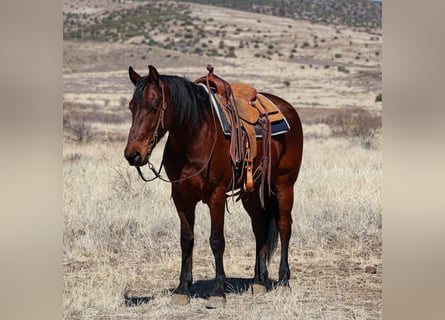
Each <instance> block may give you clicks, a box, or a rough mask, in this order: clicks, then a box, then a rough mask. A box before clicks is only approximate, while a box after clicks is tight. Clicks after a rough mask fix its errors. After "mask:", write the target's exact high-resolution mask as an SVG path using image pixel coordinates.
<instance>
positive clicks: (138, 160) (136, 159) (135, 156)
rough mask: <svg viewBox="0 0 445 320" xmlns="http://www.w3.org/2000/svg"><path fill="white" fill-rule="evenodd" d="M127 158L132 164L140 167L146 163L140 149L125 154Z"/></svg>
mask: <svg viewBox="0 0 445 320" xmlns="http://www.w3.org/2000/svg"><path fill="white" fill-rule="evenodd" d="M125 158H126V159H127V161H128V163H129V164H130V166H136V167H139V166H142V165H144V164H145V163H143V162H144V161H143V158H142V156H141V154H140V153H139V152H138V151H136V152H133V153H132V154H131V155H129V156H127V155H125Z"/></svg>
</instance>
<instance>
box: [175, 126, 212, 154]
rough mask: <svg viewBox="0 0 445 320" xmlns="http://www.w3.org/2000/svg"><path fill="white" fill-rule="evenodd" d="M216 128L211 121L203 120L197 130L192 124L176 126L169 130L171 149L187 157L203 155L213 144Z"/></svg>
mask: <svg viewBox="0 0 445 320" xmlns="http://www.w3.org/2000/svg"><path fill="white" fill-rule="evenodd" d="M213 137H215V126H214V124H213V122H212V121H211V120H210V121H209V119H206V120H203V121H202V123H201V124H200V125H199V126H198V127H197V128H195V129H192V126H191V125H190V124H186V125H183V126H175V125H173V126H172V128H170V130H169V140H170V141H169V144H170V147H171V148H170V149H171V150H172V151H173V150H174V152H175V153H178V154H179V153H180V154H182V155H185V156H187V157H194V156H198V155H201V154H202V152H203V151H205V150H203V149H207V148H208V147H209V146H211V145H212V144H213V140H214V138H213Z"/></svg>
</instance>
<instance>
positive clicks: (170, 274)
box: [63, 137, 382, 319]
mask: <svg viewBox="0 0 445 320" xmlns="http://www.w3.org/2000/svg"><path fill="white" fill-rule="evenodd" d="M123 147H124V144H123V143H101V142H93V143H90V144H73V143H66V144H65V147H64V188H65V190H64V200H65V207H64V215H65V228H64V240H63V244H64V267H63V268H64V310H65V318H66V319H85V318H97V319H103V318H107V319H108V318H113V319H119V318H122V319H124V318H125V319H138V318H147V317H149V318H153V319H159V318H168V319H186V318H191V317H193V318H196V319H207V318H209V317H212V318H221V319H223V318H224V319H227V318H228V319H270V318H276V317H280V318H284V319H294V318H299V319H307V318H320V319H350V318H355V319H375V318H379V317H381V303H382V292H381V289H382V287H381V272H382V270H381V267H382V261H381V219H382V215H381V212H382V211H381V203H380V182H381V154H380V150H376V149H369V150H368V149H364V148H362V147H361V146H360V145H357V144H354V143H353V142H351V141H350V140H348V139H344V138H335V137H331V138H328V139H309V140H307V141H306V146H305V153H304V160H303V168H302V171H301V176H300V178H299V180H298V182H297V184H296V189H295V191H296V197H295V198H296V200H295V205H294V210H293V216H294V225H293V235H292V239H291V248H290V264H291V269H292V273H293V276H292V279H291V286H292V287H293V290H292V292H291V293H289V294H283V293H282V292H275V291H271V292H268V293H267V294H266V295H265V296H259V297H253V296H252V295H251V294H250V291H249V290H248V286H249V280H250V278H251V277H252V276H253V265H254V237H253V234H252V231H251V228H250V221H249V218H248V216H247V214H246V213H245V212H243V210H242V209H241V207H240V205H239V203H236V204H232V203H230V205H229V207H230V213H227V219H226V231H225V233H226V241H227V246H226V253H225V265H226V273H227V276H228V277H229V281H230V283H231V286H229V291H231V292H232V293H229V294H228V298H227V306H226V308H225V309H222V310H207V309H205V308H204V303H205V300H204V298H205V297H206V295H208V293H209V287H210V286H211V280H212V278H213V275H214V267H213V256H212V253H211V250H210V246H209V244H208V237H209V230H210V227H209V215H208V212H207V208H206V207H205V206H204V205H199V206H198V209H197V224H196V230H195V236H196V247H195V252H194V258H195V259H194V281H195V286H194V294H195V298H194V299H192V302H191V304H190V305H189V306H186V307H177V306H172V305H171V304H170V300H169V291H170V290H171V289H172V288H174V287H175V286H176V285H177V281H178V276H179V266H180V249H179V219H178V218H177V216H176V213H175V210H174V207H173V205H172V201H171V199H170V197H169V186H168V184H166V183H163V182H153V183H150V184H144V183H143V182H141V181H140V180H138V177H137V174H136V172H135V170H131V168H129V167H128V165H127V164H126V163H125V161H124V159H123V156H122V153H123ZM161 147H162V145H160V146H158V149H157V150H156V153H155V155H154V156H155V161H156V160H157V161H159V157H160V154H161ZM156 157H157V158H156ZM278 261H279V254H276V255H275V256H274V258H273V259H272V262H271V265H270V272H271V273H270V274H271V276H272V279H276V278H277V273H278ZM367 266H376V267H377V274H368V273H366V272H365V267H367ZM127 291H130V292H132V294H133V295H136V296H140V297H143V298H144V299H143V300H141V301H142V302H145V303H143V304H141V305H139V306H133V307H128V306H126V304H125V298H124V294H125V292H127ZM127 302H128V301H127Z"/></svg>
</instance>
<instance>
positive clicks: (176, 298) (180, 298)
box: [172, 293, 190, 306]
mask: <svg viewBox="0 0 445 320" xmlns="http://www.w3.org/2000/svg"><path fill="white" fill-rule="evenodd" d="M172 302H173V304H176V305H178V306H185V305H187V304H189V303H190V297H189V296H188V295H185V294H179V293H174V294H173V295H172Z"/></svg>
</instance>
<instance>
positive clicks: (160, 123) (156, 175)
mask: <svg viewBox="0 0 445 320" xmlns="http://www.w3.org/2000/svg"><path fill="white" fill-rule="evenodd" d="M207 88H208V92H210V84H209V80H208V77H207ZM161 91H162V109H161V111H160V113H159V118H158V122H157V123H156V127H155V130H154V135H153V137H152V138H151V139H150V143H149V148H150V149H151V150H150V151H153V149H154V147H155V145H156V143H157V142H158V141H157V140H158V137H159V127H162V129H164V115H165V111H166V110H167V103H166V102H165V92H164V84H162V86H161ZM210 99H211V98H210V94H209V101H210V104H211V103H212V102H211V100H210ZM210 109H211V110H212V116H213V124H214V127H215V138H214V139H213V145H212V149H211V150H210V154H209V157H208V159H207V161H206V163H205V164H204V166H203V167H202V168H201V169H199V170H198V171H197V172H195V173H193V174H191V175H189V176H186V177H183V178H180V179H176V180H170V179H166V178H164V177H162V176H161V170H162V167H163V165H164V159H162V161H161V165H160V166H159V169H158V170H156V169H155V166H154V165H153V164H152V163H151V162H150V160H148V168H149V169H150V170H151V171H152V172H153V174H154V177H153V178H150V179H147V178H145V177H144V174H143V173H142V170H141V167H140V166H137V167H136V169H137V171H138V174H139V177H141V179H142V180H143V181H145V182H151V181H153V180H156V179H159V180H162V181H164V182H170V183H173V182H181V181H184V180H187V179H190V178H193V177H195V176H197V175H198V174H200V173H201V172H202V171H204V169H205V168H207V166H208V165H209V163H210V159H211V158H212V155H213V152H214V151H215V146H216V140H217V137H218V134H217V128H216V119H215V111H214V110H213V108H212V107H210Z"/></svg>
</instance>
